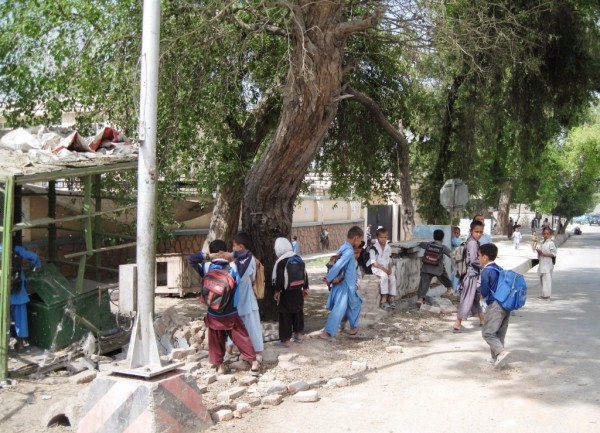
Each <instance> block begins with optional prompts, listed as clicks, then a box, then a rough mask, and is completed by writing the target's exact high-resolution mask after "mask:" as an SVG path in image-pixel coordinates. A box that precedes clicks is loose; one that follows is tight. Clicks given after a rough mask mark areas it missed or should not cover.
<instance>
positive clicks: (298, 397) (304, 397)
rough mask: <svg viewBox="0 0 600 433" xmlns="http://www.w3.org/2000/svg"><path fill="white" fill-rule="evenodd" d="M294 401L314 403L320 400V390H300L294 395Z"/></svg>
mask: <svg viewBox="0 0 600 433" xmlns="http://www.w3.org/2000/svg"><path fill="white" fill-rule="evenodd" d="M292 398H293V399H294V401H298V402H302V403H312V402H315V401H319V392H318V391H317V390H314V389H313V390H310V391H300V392H298V393H296V394H294V396H293V397H292Z"/></svg>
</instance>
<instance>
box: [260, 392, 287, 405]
mask: <svg viewBox="0 0 600 433" xmlns="http://www.w3.org/2000/svg"><path fill="white" fill-rule="evenodd" d="M282 401H283V397H282V396H281V395H279V394H271V395H267V396H266V397H263V399H262V400H261V403H262V404H266V405H268V406H277V405H278V404H280V403H281V402H282Z"/></svg>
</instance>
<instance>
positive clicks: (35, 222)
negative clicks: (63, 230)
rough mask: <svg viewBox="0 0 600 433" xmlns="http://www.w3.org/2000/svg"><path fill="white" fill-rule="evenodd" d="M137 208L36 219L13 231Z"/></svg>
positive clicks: (133, 206) (130, 206) (18, 226)
mask: <svg viewBox="0 0 600 433" xmlns="http://www.w3.org/2000/svg"><path fill="white" fill-rule="evenodd" d="M136 206H137V204H131V205H127V206H123V207H119V208H116V209H111V210H105V211H102V212H91V213H89V214H85V215H73V216H68V217H62V218H49V217H44V218H39V219H36V220H31V221H28V222H23V223H19V224H15V225H14V226H13V229H12V231H13V232H16V231H19V230H24V229H30V228H33V227H43V226H47V225H49V224H56V223H58V222H66V221H77V220H83V219H86V218H90V217H94V216H97V215H106V214H111V213H115V212H122V211H125V210H128V209H133V208H135V207H136Z"/></svg>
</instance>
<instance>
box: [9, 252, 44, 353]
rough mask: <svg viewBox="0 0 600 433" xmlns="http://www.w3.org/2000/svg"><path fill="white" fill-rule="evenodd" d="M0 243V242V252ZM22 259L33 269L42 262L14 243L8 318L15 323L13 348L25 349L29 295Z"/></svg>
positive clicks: (39, 267) (38, 267)
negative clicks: (12, 286)
mask: <svg viewBox="0 0 600 433" xmlns="http://www.w3.org/2000/svg"><path fill="white" fill-rule="evenodd" d="M1 252H2V245H1V244H0V253H1ZM22 260H27V261H28V262H29V263H31V264H32V265H33V270H34V271H37V270H39V269H41V267H42V262H41V260H40V257H39V256H38V255H37V254H36V253H34V252H32V251H29V250H26V249H25V248H23V247H21V246H19V245H16V246H15V247H14V248H13V269H12V274H13V276H14V278H13V285H14V290H12V289H11V293H10V320H11V321H12V322H14V324H15V328H14V330H15V337H16V339H17V342H16V344H15V350H17V351H21V350H25V340H26V339H27V338H28V337H29V323H28V322H27V304H28V303H29V295H28V294H27V280H26V279H25V272H24V271H23V265H22Z"/></svg>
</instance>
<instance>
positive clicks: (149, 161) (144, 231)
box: [127, 0, 161, 368]
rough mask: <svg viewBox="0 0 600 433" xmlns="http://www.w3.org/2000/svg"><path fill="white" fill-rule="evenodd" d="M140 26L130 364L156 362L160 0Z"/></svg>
mask: <svg viewBox="0 0 600 433" xmlns="http://www.w3.org/2000/svg"><path fill="white" fill-rule="evenodd" d="M143 14H144V16H143V27H142V54H141V80H140V114H139V122H140V124H139V131H138V132H139V142H140V151H139V159H138V206H137V251H136V255H137V258H136V262H137V288H138V296H137V305H138V317H137V320H136V327H135V329H134V332H133V333H132V335H131V343H132V344H130V348H129V353H128V356H127V358H128V361H129V364H130V368H135V367H137V366H140V365H145V366H147V365H154V366H160V357H159V353H158V346H157V344H156V336H155V334H154V328H153V323H152V319H153V315H154V289H155V287H156V284H155V277H154V275H155V266H156V246H155V235H156V224H155V223H156V217H155V207H156V206H155V203H156V182H157V172H156V129H157V128H156V122H157V107H158V62H159V43H160V19H161V10H160V0H145V1H144V12H143Z"/></svg>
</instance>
